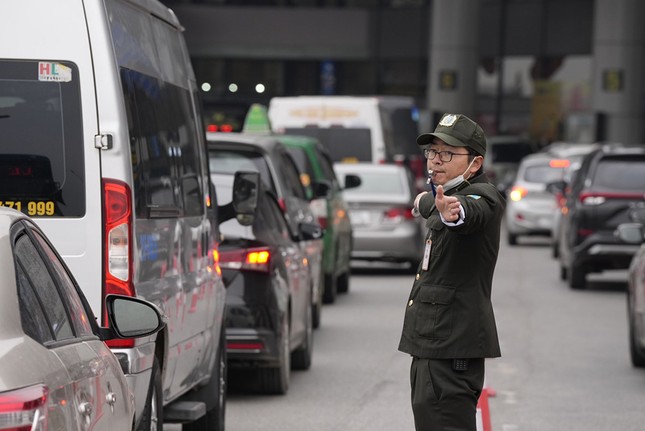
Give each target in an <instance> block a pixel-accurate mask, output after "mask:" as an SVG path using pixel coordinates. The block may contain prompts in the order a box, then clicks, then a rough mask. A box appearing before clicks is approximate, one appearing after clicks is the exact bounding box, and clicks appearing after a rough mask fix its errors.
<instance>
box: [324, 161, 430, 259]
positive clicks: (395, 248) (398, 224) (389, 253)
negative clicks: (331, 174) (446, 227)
mask: <svg viewBox="0 0 645 431" xmlns="http://www.w3.org/2000/svg"><path fill="white" fill-rule="evenodd" d="M334 170H335V171H336V175H337V176H338V178H339V181H341V183H342V184H343V186H344V184H345V178H346V175H352V174H353V175H356V176H358V177H359V178H360V179H361V184H360V186H358V187H356V188H352V189H346V190H344V191H343V197H344V198H345V201H346V202H347V207H348V209H349V219H350V221H351V223H352V228H353V246H352V259H357V260H371V261H390V262H409V263H410V265H411V269H412V270H413V271H414V270H416V269H417V267H418V264H419V262H420V260H421V258H422V257H423V238H424V234H423V232H424V229H425V228H424V226H423V224H422V223H423V219H422V218H420V217H419V218H415V217H413V216H412V214H411V210H412V204H413V201H414V198H415V197H416V188H415V185H414V180H413V178H412V174H411V173H410V171H409V170H408V169H407V168H405V167H404V166H399V165H395V164H372V163H348V164H343V163H336V164H334Z"/></svg>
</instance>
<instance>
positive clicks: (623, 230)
mask: <svg viewBox="0 0 645 431" xmlns="http://www.w3.org/2000/svg"><path fill="white" fill-rule="evenodd" d="M614 234H615V235H616V236H617V237H618V238H620V239H621V240H622V241H624V242H626V243H628V244H640V243H642V242H643V241H645V231H644V230H643V225H642V224H640V223H622V224H619V225H618V227H617V228H616V230H615V231H614Z"/></svg>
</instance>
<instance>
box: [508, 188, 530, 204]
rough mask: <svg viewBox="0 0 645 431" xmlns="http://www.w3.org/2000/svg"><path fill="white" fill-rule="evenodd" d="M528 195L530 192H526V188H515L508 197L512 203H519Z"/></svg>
mask: <svg viewBox="0 0 645 431" xmlns="http://www.w3.org/2000/svg"><path fill="white" fill-rule="evenodd" d="M527 193H528V190H526V189H525V188H524V187H520V186H513V188H512V189H511V193H510V194H509V195H508V196H509V197H510V198H511V200H512V201H515V202H518V201H520V200H522V198H524V196H526V194H527Z"/></svg>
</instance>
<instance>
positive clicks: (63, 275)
mask: <svg viewBox="0 0 645 431" xmlns="http://www.w3.org/2000/svg"><path fill="white" fill-rule="evenodd" d="M32 233H33V235H34V238H35V239H36V241H37V242H38V244H39V246H40V248H41V249H42V250H43V251H44V252H45V255H47V257H48V258H49V261H50V262H51V267H52V269H53V270H54V272H55V274H56V275H55V276H56V278H57V281H58V283H59V285H60V286H61V287H62V292H61V293H62V294H63V300H64V302H66V303H67V304H68V306H69V309H70V312H71V313H70V317H71V319H72V321H73V322H74V327H75V328H76V331H77V335H78V336H81V337H84V336H93V335H94V332H93V331H92V326H91V324H90V319H89V317H88V315H87V312H86V311H85V307H83V303H82V302H81V298H80V297H79V296H78V291H77V290H76V285H75V284H74V282H73V281H72V278H71V277H70V275H69V273H68V271H67V269H66V268H65V266H64V265H63V263H62V262H61V261H60V259H59V258H58V255H57V254H56V252H55V251H54V250H53V249H52V248H51V247H50V245H49V244H48V243H47V241H46V240H45V238H43V237H42V235H40V233H39V232H37V231H32Z"/></svg>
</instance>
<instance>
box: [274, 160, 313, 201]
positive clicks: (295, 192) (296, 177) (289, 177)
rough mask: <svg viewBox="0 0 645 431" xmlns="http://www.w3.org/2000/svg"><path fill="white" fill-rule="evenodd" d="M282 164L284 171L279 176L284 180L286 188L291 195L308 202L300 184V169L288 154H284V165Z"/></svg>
mask: <svg viewBox="0 0 645 431" xmlns="http://www.w3.org/2000/svg"><path fill="white" fill-rule="evenodd" d="M280 164H281V165H282V169H281V170H280V173H279V174H280V175H282V177H283V178H284V181H285V186H286V187H287V189H288V190H289V194H290V195H292V196H297V197H298V198H300V199H303V200H306V199H307V196H306V195H305V190H304V188H303V187H302V184H301V183H300V174H299V173H298V168H296V165H295V163H294V162H293V159H291V158H290V156H288V155H287V154H283V155H282V163H280Z"/></svg>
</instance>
